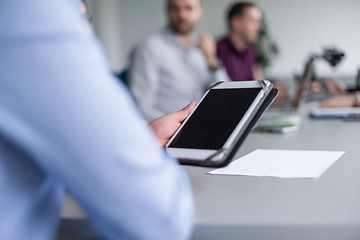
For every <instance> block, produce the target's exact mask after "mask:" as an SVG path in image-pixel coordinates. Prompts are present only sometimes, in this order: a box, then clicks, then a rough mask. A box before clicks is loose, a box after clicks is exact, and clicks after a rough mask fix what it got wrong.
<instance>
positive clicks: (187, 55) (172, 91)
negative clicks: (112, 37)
mask: <svg viewBox="0 0 360 240" xmlns="http://www.w3.org/2000/svg"><path fill="white" fill-rule="evenodd" d="M166 11H167V18H168V26H167V27H166V28H165V29H163V30H162V31H160V32H157V33H155V34H153V35H152V36H150V37H149V38H147V39H146V40H145V41H143V42H142V43H141V44H140V45H139V46H138V47H137V48H136V50H135V53H134V55H133V59H132V62H131V66H130V73H129V87H130V90H131V92H132V94H133V96H134V98H135V101H136V103H137V105H138V107H139V109H140V111H141V112H142V113H143V115H144V116H145V118H147V119H148V120H151V119H154V118H157V117H159V116H161V115H164V114H167V113H169V112H174V111H175V110H177V109H179V108H182V107H184V106H185V105H186V104H188V103H189V102H190V101H192V100H195V101H199V100H200V99H201V97H202V96H203V94H204V92H205V90H206V89H207V88H208V87H209V86H210V85H211V84H213V83H214V82H217V81H221V80H222V81H227V80H228V77H227V74H226V71H225V70H224V69H222V68H221V67H220V64H219V60H218V58H217V55H216V43H215V41H214V40H213V38H212V37H210V36H209V35H207V34H200V35H199V36H195V34H194V31H195V28H196V26H197V25H198V23H199V21H200V19H201V18H202V16H203V11H204V10H203V6H202V4H201V1H200V0H167V2H166Z"/></svg>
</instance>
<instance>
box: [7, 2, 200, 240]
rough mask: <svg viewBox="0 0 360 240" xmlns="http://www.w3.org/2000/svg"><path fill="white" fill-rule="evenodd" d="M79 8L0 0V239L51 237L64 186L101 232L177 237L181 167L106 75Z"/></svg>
mask: <svg viewBox="0 0 360 240" xmlns="http://www.w3.org/2000/svg"><path fill="white" fill-rule="evenodd" d="M78 8H79V2H78V1H74V0H51V1H49V0H30V1H23V0H0V53H1V54H0V192H1V197H0V212H1V215H0V239H36V240H45V239H46V240H48V239H53V238H54V237H55V235H56V231H57V227H58V224H59V215H60V211H61V207H62V206H61V205H62V199H63V195H64V189H65V188H66V189H68V190H69V192H70V194H71V195H73V196H74V197H75V199H76V200H77V201H78V202H79V203H80V204H81V205H82V207H83V208H84V209H85V211H86V212H87V214H88V216H89V218H90V220H91V221H92V223H93V225H94V227H95V229H96V230H97V232H98V234H99V236H101V237H102V238H105V239H186V238H188V237H189V235H190V233H191V226H192V218H193V199H192V194H191V191H190V186H189V182H188V180H187V177H186V175H185V174H184V172H183V171H182V170H181V168H179V166H178V164H177V162H176V161H175V160H174V159H169V158H168V157H167V156H166V155H165V154H164V153H163V151H162V150H161V147H160V145H159V144H158V143H157V142H156V138H155V135H154V134H153V133H152V131H150V129H149V127H148V126H146V124H144V120H143V119H142V118H141V117H140V114H139V113H138V112H137V111H136V109H135V106H134V104H133V103H132V101H131V98H130V96H129V94H128V93H127V92H126V90H125V87H124V86H122V85H120V86H119V85H118V83H117V81H116V80H115V79H113V77H112V74H111V72H110V70H109V67H108V65H107V64H106V61H105V57H104V55H103V53H102V51H101V50H100V48H99V46H98V43H97V42H96V40H95V38H94V37H93V33H92V32H91V31H87V30H86V29H84V26H83V23H84V22H83V19H82V16H80V14H79V10H78ZM192 107H193V106H192ZM188 110H189V109H185V110H184V111H182V113H181V114H182V115H183V116H182V118H184V117H186V115H187V114H188ZM178 120H179V121H181V120H180V119H178ZM161 121H166V117H165V120H164V118H163V119H160V122H159V121H158V122H157V125H160V126H161V125H162V122H161ZM179 121H178V122H179ZM177 124H179V123H177ZM174 126H175V127H176V124H175V125H174ZM153 127H154V128H155V130H156V124H153ZM155 133H156V134H157V137H158V138H159V140H161V141H166V139H167V138H168V136H167V133H166V134H164V132H161V131H160V133H157V132H155Z"/></svg>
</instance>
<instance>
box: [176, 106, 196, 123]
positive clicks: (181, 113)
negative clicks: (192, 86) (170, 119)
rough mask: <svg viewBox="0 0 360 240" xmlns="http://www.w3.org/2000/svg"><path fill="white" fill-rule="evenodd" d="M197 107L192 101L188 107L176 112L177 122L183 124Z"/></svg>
mask: <svg viewBox="0 0 360 240" xmlns="http://www.w3.org/2000/svg"><path fill="white" fill-rule="evenodd" d="M195 106H196V103H195V102H194V101H191V102H190V103H189V104H188V105H187V106H186V107H184V108H183V109H182V110H180V111H178V112H175V113H174V116H175V118H176V120H177V121H179V122H182V121H184V120H185V118H187V116H189V114H190V113H191V112H192V111H193V110H194V108H195Z"/></svg>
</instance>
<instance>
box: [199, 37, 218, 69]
mask: <svg viewBox="0 0 360 240" xmlns="http://www.w3.org/2000/svg"><path fill="white" fill-rule="evenodd" d="M199 48H200V49H201V51H202V52H203V53H204V55H205V57H206V61H207V64H208V65H209V68H210V70H211V71H212V72H215V71H216V70H217V69H218V66H219V60H218V58H217V56H216V43H215V40H214V39H213V38H212V37H211V36H210V35H208V34H204V33H203V34H201V35H200V37H199Z"/></svg>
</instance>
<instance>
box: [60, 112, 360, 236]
mask: <svg viewBox="0 0 360 240" xmlns="http://www.w3.org/2000/svg"><path fill="white" fill-rule="evenodd" d="M303 115H304V117H303V121H302V124H301V127H300V130H299V131H297V132H294V133H288V134H274V133H256V132H252V133H251V134H250V135H249V136H248V138H247V139H246V141H245V142H244V144H243V145H242V146H241V148H240V150H239V151H238V153H237V156H236V157H241V156H243V155H245V154H247V153H249V152H252V151H254V150H256V149H259V148H260V149H289V150H330V151H345V152H346V153H345V154H344V155H343V156H342V157H341V158H340V159H339V160H338V161H336V162H335V163H334V164H333V165H332V166H331V167H330V168H329V169H328V170H327V171H326V172H325V173H324V174H323V175H322V176H321V177H320V178H318V179H316V180H314V179H281V178H272V177H248V176H224V175H209V174H207V172H208V171H210V170H212V169H209V168H202V167H190V166H186V167H185V169H186V171H187V173H188V176H189V178H190V180H191V183H192V184H193V191H194V197H195V204H196V211H197V213H196V222H195V229H194V235H193V239H194V240H195V239H268V240H270V239H341V240H346V239H354V240H355V239H357V240H358V239H360V187H359V185H360V142H359V139H360V122H344V121H342V120H311V119H308V118H307V116H306V111H304V110H303ZM84 218H86V215H85V214H84V213H83V212H82V211H81V210H80V209H79V207H78V206H77V205H76V203H74V202H73V201H72V200H71V199H69V198H67V199H66V200H65V205H64V210H63V229H62V230H60V231H62V232H64V233H67V234H68V233H69V231H68V230H67V228H68V227H69V226H67V227H66V221H72V220H74V221H75V220H78V219H84ZM68 225H71V226H74V224H73V223H71V224H68Z"/></svg>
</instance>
